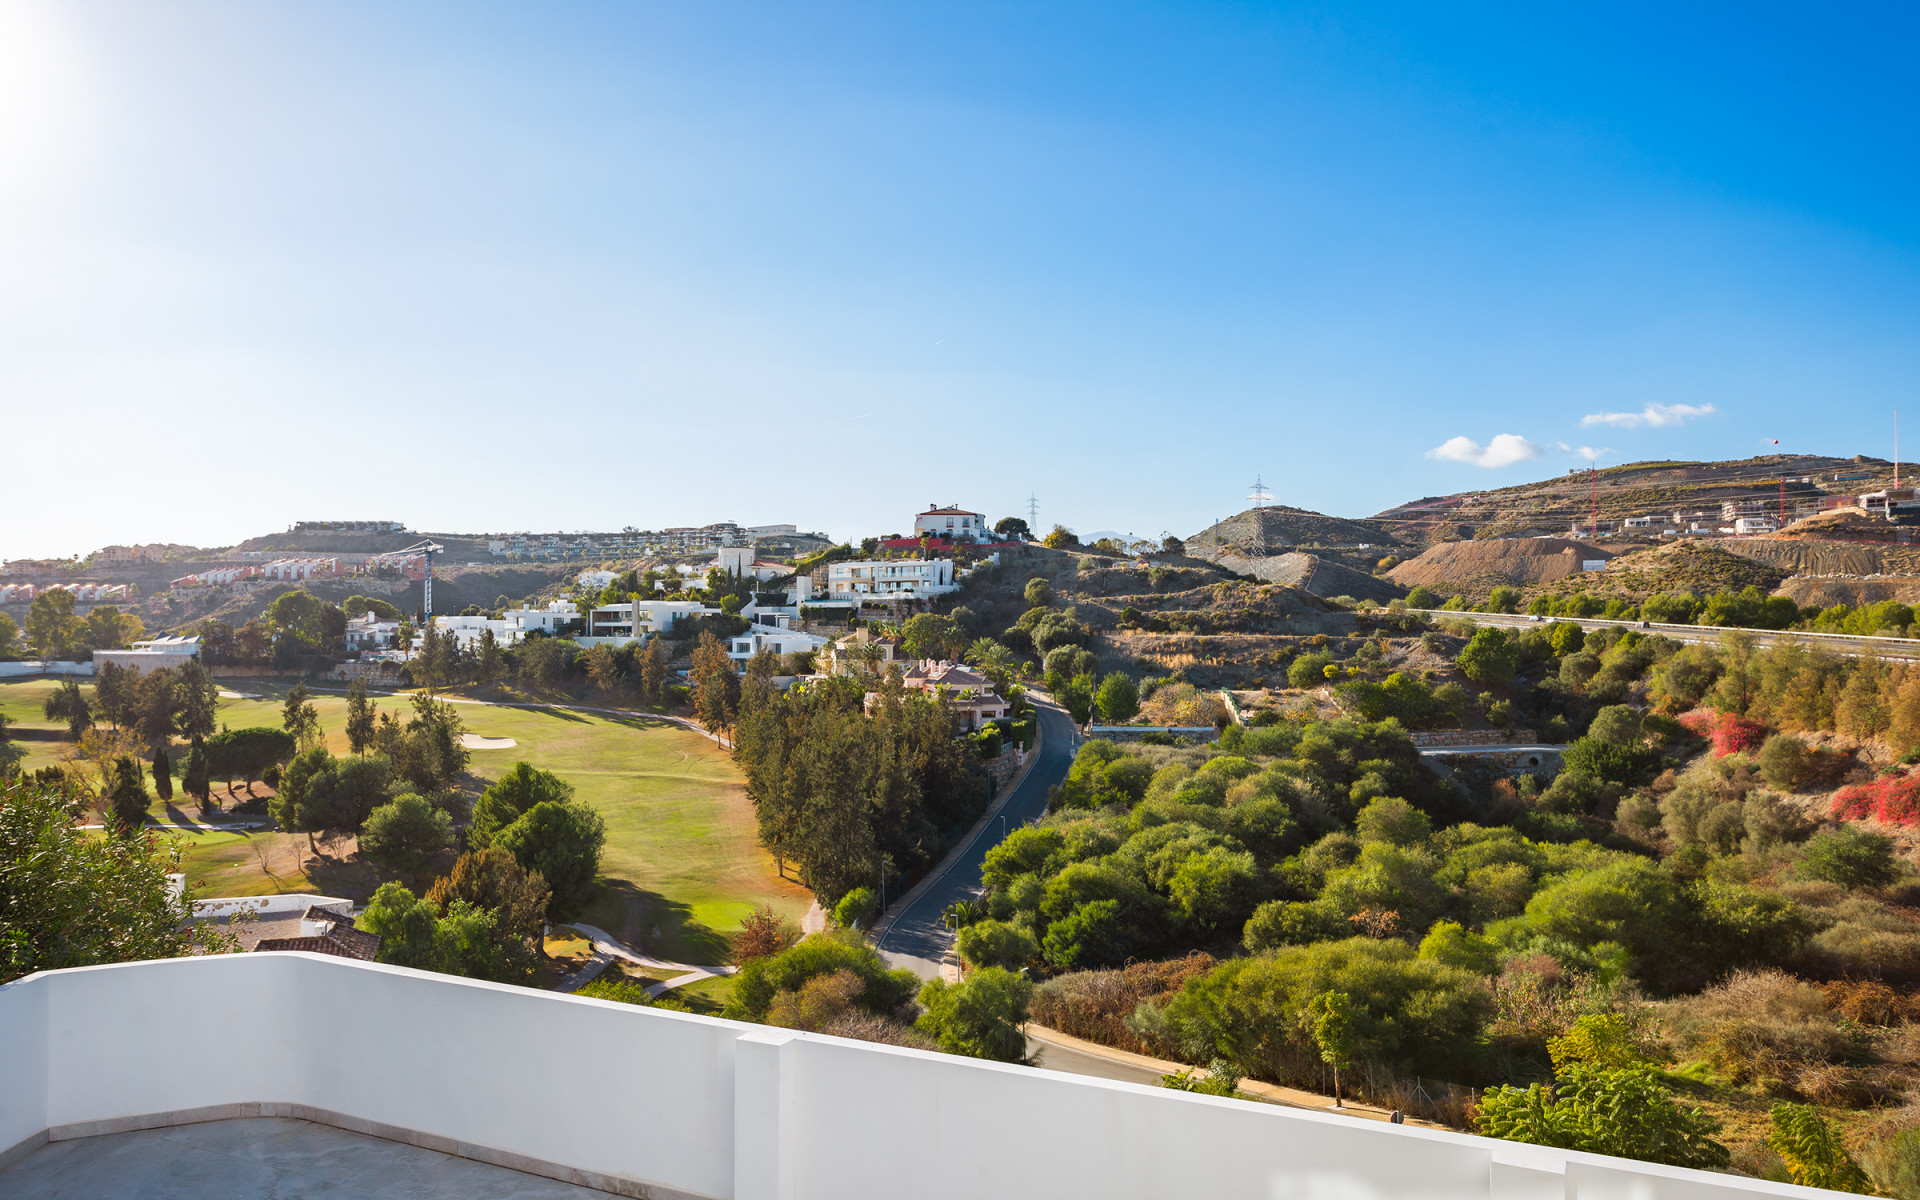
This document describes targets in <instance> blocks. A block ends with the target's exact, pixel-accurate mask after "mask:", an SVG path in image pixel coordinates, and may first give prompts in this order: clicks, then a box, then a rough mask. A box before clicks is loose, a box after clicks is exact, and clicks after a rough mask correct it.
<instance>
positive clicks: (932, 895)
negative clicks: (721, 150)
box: [877, 705, 1077, 974]
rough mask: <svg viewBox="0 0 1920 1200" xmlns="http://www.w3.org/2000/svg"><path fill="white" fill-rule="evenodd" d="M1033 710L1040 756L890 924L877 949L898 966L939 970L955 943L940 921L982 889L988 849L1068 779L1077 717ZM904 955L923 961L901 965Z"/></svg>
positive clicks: (1041, 808)
mask: <svg viewBox="0 0 1920 1200" xmlns="http://www.w3.org/2000/svg"><path fill="white" fill-rule="evenodd" d="M1034 711H1035V712H1037V713H1038V714H1039V716H1040V757H1039V760H1038V761H1036V762H1035V763H1034V764H1033V766H1032V767H1030V768H1029V769H1028V771H1027V777H1026V778H1025V779H1022V780H1021V781H1020V786H1019V787H1016V788H1015V789H1014V790H1013V795H1011V796H1009V797H1008V798H1007V803H1006V806H1005V807H1004V808H1002V809H1001V810H1000V816H997V817H995V818H994V819H993V820H992V821H991V822H989V823H988V825H987V827H986V828H985V829H982V830H981V831H980V832H979V834H978V835H977V836H976V837H975V838H974V839H973V841H972V842H971V843H969V844H968V846H967V848H966V849H965V850H964V851H962V852H961V855H960V857H959V858H957V859H955V860H954V863H953V865H952V866H950V867H948V868H947V870H946V872H945V873H944V874H943V875H941V876H940V877H939V878H938V879H935V880H934V881H933V884H932V885H931V886H930V887H928V888H927V890H926V891H924V892H922V893H921V894H920V898H919V899H918V900H915V901H914V902H913V903H912V904H910V905H908V906H907V908H906V910H905V911H904V912H902V913H901V914H900V915H899V916H898V917H895V918H894V921H893V924H892V925H890V926H888V927H887V931H886V933H885V934H883V935H882V936H881V938H880V942H879V945H878V947H877V948H878V949H879V951H880V952H881V953H882V954H884V955H886V956H887V958H888V960H889V961H891V962H894V963H895V964H896V965H909V966H912V967H915V968H916V969H919V970H920V971H921V973H922V974H926V973H927V971H926V969H925V967H922V965H921V964H922V963H924V964H926V965H927V966H930V967H931V968H932V969H933V973H935V974H937V973H938V970H939V963H940V960H941V959H942V958H944V957H945V956H946V953H947V947H948V946H949V945H950V944H951V943H952V941H953V935H952V934H951V933H949V932H948V931H947V928H946V927H945V926H944V925H942V924H941V923H940V914H941V912H942V911H944V910H945V909H946V907H947V905H949V904H952V903H953V902H954V901H955V900H959V899H961V898H963V897H970V896H972V895H973V893H974V892H975V891H976V890H977V889H978V888H979V887H980V866H981V864H982V863H984V862H985V861H986V857H987V851H988V850H991V849H992V848H993V847H995V846H997V845H999V844H1000V842H1001V840H1002V839H1003V838H1004V837H1005V836H1006V834H1007V833H1010V832H1012V831H1013V830H1015V829H1018V828H1020V826H1022V825H1024V824H1026V823H1027V822H1029V821H1032V820H1035V819H1037V818H1038V817H1040V816H1042V815H1044V814H1045V813H1046V811H1047V793H1048V792H1049V791H1051V790H1052V789H1053V787H1054V785H1056V784H1058V783H1059V782H1060V781H1061V780H1063V779H1065V778H1066V777H1067V768H1068V767H1069V766H1071V765H1072V764H1073V756H1074V752H1075V750H1076V749H1077V746H1076V745H1075V742H1076V737H1075V733H1074V728H1073V721H1072V720H1071V719H1070V718H1068V716H1067V714H1065V713H1064V712H1061V711H1060V710H1059V709H1057V708H1049V707H1046V706H1042V705H1036V706H1035V708H1034ZM1003 817H1004V818H1005V819H1004V820H1002V819H1001V818H1003ZM903 959H915V960H920V961H919V962H914V963H902V961H901V960H903Z"/></svg>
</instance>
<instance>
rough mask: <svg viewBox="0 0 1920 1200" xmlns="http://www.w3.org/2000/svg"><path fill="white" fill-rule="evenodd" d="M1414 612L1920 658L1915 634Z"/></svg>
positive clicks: (1851, 655) (1524, 625)
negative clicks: (1734, 636) (1740, 637)
mask: <svg viewBox="0 0 1920 1200" xmlns="http://www.w3.org/2000/svg"><path fill="white" fill-rule="evenodd" d="M1407 611H1408V612H1411V613H1419V614H1420V615H1422V616H1426V617H1432V618H1434V619H1436V620H1438V619H1440V618H1442V617H1454V618H1457V619H1459V620H1463V621H1472V622H1473V623H1474V624H1476V625H1499V626H1502V627H1505V628H1518V629H1530V628H1533V627H1534V626H1538V625H1547V624H1551V623H1553V622H1555V621H1565V622H1568V623H1570V624H1574V625H1578V626H1580V627H1581V628H1583V629H1601V628H1604V627H1606V626H1609V625H1617V626H1619V627H1620V628H1622V629H1642V630H1644V631H1646V632H1648V633H1657V634H1660V635H1661V636H1662V637H1670V638H1673V639H1674V640H1675V641H1680V642H1718V641H1719V640H1720V635H1721V634H1723V633H1729V632H1737V633H1744V634H1748V635H1750V636H1751V637H1752V638H1753V640H1754V644H1755V645H1759V646H1772V645H1777V644H1778V643H1780V642H1783V641H1800V642H1804V643H1806V644H1807V645H1809V646H1825V647H1826V648H1827V649H1829V650H1832V651H1833V652H1834V653H1836V654H1841V655H1844V656H1846V657H1848V658H1858V657H1860V656H1861V655H1863V654H1877V655H1879V656H1880V657H1882V658H1920V640H1915V639H1913V638H1890V637H1857V636H1854V635H1852V634H1841V633H1806V632H1794V631H1791V630H1781V629H1748V628H1744V627H1740V626H1729V625H1667V624H1663V623H1661V622H1659V621H1653V622H1649V623H1647V624H1645V625H1643V624H1642V623H1641V622H1639V621H1609V620H1606V619H1604V618H1601V617H1529V616H1527V615H1526V614H1524V613H1478V612H1448V611H1446V610H1445V609H1439V608H1410V609H1408V610H1407Z"/></svg>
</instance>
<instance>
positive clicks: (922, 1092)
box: [0, 953, 1822, 1200]
mask: <svg viewBox="0 0 1920 1200" xmlns="http://www.w3.org/2000/svg"><path fill="white" fill-rule="evenodd" d="M182 1011H186V1012H217V1013H219V1014H221V1016H220V1025H219V1035H220V1036H219V1038H218V1040H217V1041H211V1042H210V1041H207V1040H204V1039H202V1040H196V1041H194V1042H193V1043H192V1044H182V1043H181V1041H180V1040H179V1038H178V1036H177V1034H178V1025H177V1020H176V1018H175V1016H174V1014H176V1013H179V1012H182ZM252 1112H273V1113H280V1114H284V1115H293V1116H306V1117H308V1118H310V1119H317V1120H324V1121H330V1122H332V1123H335V1124H340V1125H343V1126H345V1127H347V1128H354V1129H360V1130H362V1131H363V1132H372V1133H376V1134H380V1135H383V1136H389V1137H397V1138H401V1139H402V1140H410V1141H417V1142H419V1144H423V1145H430V1146H433V1147H435V1148H437V1149H442V1150H447V1151H449V1152H453V1153H460V1154H465V1155H466V1156H468V1157H474V1158H480V1159H483V1160H486V1161H493V1162H498V1163H501V1164H503V1165H509V1166H518V1167H520V1168H522V1169H531V1170H536V1171H540V1172H541V1173H545V1174H549V1175H554V1176H556V1177H559V1178H568V1179H572V1180H574V1181H575V1182H579V1183H586V1184H590V1185H593V1186H600V1187H605V1188H607V1189H609V1190H614V1191H618V1192H621V1193H623V1194H626V1195H636V1196H638V1195H646V1196H655V1197H715V1198H723V1200H815V1198H819V1200H827V1198H828V1197H833V1198H835V1200H844V1198H848V1197H891V1196H896V1195H912V1196H915V1197H932V1198H934V1200H949V1198H950V1200H963V1198H964V1200H977V1198H978V1197H982V1196H992V1197H995V1198H996V1200H1027V1198H1029V1197H1030V1198H1032V1200H1060V1198H1061V1197H1074V1196H1099V1197H1103V1198H1114V1200H1133V1198H1141V1200H1145V1198H1148V1197H1169V1198H1171V1197H1187V1196H1220V1197H1234V1196H1248V1197H1272V1198H1285V1200H1388V1198H1389V1197H1391V1198H1394V1200H1402V1198H1406V1197H1434V1198H1436V1200H1738V1198H1742V1197H1758V1196H1794V1197H1809V1198H1810V1197H1815V1196H1819V1195H1821V1194H1822V1193H1819V1192H1816V1191H1814V1190H1812V1189H1808V1188H1797V1187H1790V1186H1786V1185H1780V1184H1772V1183H1765V1182H1761V1181H1757V1180H1751V1179H1742V1178H1736V1177H1733V1176H1726V1175H1715V1174H1710V1173H1707V1172H1701V1171H1686V1170H1678V1169H1673V1168H1667V1167H1659V1166H1651V1165H1648V1164H1644V1163H1635V1162H1628V1161H1625V1160H1621V1159H1610V1158H1603V1157H1598V1156H1594V1155H1583V1154H1572V1153H1566V1152H1562V1151H1554V1150H1546V1149H1541V1148H1538V1147H1532V1146H1523V1145H1517V1144H1514V1143H1509V1142H1499V1141H1492V1140H1488V1139H1482V1138H1474V1137H1468V1136H1465V1135H1461V1134H1453V1133H1445V1132H1436V1131H1433V1130H1425V1129H1414V1128H1408V1127H1406V1126H1394V1125H1386V1124H1380V1123H1375V1122H1367V1121H1361V1120H1358V1119H1354V1118H1347V1117H1341V1116H1336V1115H1333V1114H1323V1113H1314V1112H1305V1111H1302V1110H1298V1109H1288V1108H1281V1107H1277V1106H1271V1105H1261V1104H1254V1103H1249V1102H1244V1101H1237V1100H1225V1099H1219V1098H1215V1097H1208V1096H1198V1095H1193V1094H1190V1093H1184V1092H1175V1091H1169V1090H1165V1089H1160V1088H1152V1087H1142V1086H1139V1085H1136V1084H1128V1083H1119V1082H1114V1081H1109V1080H1103V1079H1091V1078H1087V1077H1084V1076H1077V1075H1062V1074H1058V1073H1055V1072H1051V1071H1038V1070H1033V1069H1030V1068H1026V1067H1016V1066H1006V1065H1001V1064H996V1063H983V1062H978V1061H975V1060H971V1059H964V1058H955V1057H950V1056H947V1055H941V1054H930V1053H926V1052H922V1051H917V1050H903V1049H898V1048H894V1047H888V1046H877V1045H872V1044H868V1043H864V1042H849V1041H843V1040H841V1039H838V1038H829V1037H822V1036H819V1035H813V1034H804V1033H796V1032H793V1031H790V1030H782V1029H772V1028H768V1027H764V1026H757V1025H745V1024H740V1023H737V1022H732V1021H721V1020H716V1019H713V1018H708V1017H699V1016H694V1015H691V1014H686V1013H676V1012H667V1011H661V1010H657V1009H645V1008H636V1007H633V1006H629V1005H622V1004H614V1003H610V1002H607V1001H600V1000H589V999H583V998H581V997H577V996H563V995H556V994H554V993H549V992H538V991H531V990H528V989H523V988H515V987H507V986H504V985H499V984H489V983H481V982H476V981H472V980H465V979H454V978H450V977H447V976H442V975H432V974H428V973H425V972H419V971H411V970H405V969H402V968H398V967H387V966H379V965H376V964H372V963H360V962H352V961H348V960H343V959H336V958H328V957H326V956H323V955H312V954H296V953H275V954H240V955H223V956H211V957H202V958H192V959H173V960H167V961H160V962H149V963H132V964H126V965H120V966H108V967H83V968H78V969H75V970H69V971H51V972H45V973H42V974H38V975H33V976H29V977H27V978H26V979H22V980H18V981H15V982H14V983H11V984H8V985H6V986H4V987H0V1160H3V1159H5V1158H7V1157H11V1155H12V1154H14V1153H18V1152H20V1151H23V1150H26V1149H30V1148H31V1147H33V1146H34V1145H37V1144H39V1143H40V1142H41V1141H42V1140H44V1139H47V1138H53V1139H56V1140H58V1139H63V1138H70V1137H78V1136H86V1135H89V1134H93V1133H101V1132H110V1131H113V1130H117V1129H126V1128H138V1127H142V1126H145V1125H156V1124H167V1123H177V1122H181V1121H188V1120H205V1119H212V1118H218V1117H222V1116H231V1115H242V1114H245V1113H252ZM9 1147H12V1148H14V1149H13V1150H11V1151H9V1150H8V1148H9Z"/></svg>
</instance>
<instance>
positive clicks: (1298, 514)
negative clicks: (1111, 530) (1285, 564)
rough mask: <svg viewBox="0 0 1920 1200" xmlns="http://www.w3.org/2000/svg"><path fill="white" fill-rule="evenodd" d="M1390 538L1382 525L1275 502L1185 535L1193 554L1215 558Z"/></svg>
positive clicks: (1372, 541)
mask: <svg viewBox="0 0 1920 1200" xmlns="http://www.w3.org/2000/svg"><path fill="white" fill-rule="evenodd" d="M1392 540H1393V539H1392V537H1391V536H1390V535H1389V534H1388V533H1387V532H1386V531H1385V528H1384V527H1383V526H1377V525H1371V524H1363V523H1361V522H1359V521H1349V520H1346V519H1345V518H1343V517H1329V516H1327V515H1326V514H1325V513H1317V512H1309V511H1308V510H1306V509H1304V508H1288V507H1287V506H1286V505H1284V504H1274V505H1269V506H1267V507H1265V508H1250V509H1248V510H1247V511H1245V512H1243V513H1240V514H1239V515H1237V516H1232V517H1228V518H1227V519H1226V520H1224V521H1221V522H1218V523H1217V524H1213V525H1209V526H1207V527H1206V528H1205V529H1202V530H1201V531H1200V532H1199V533H1196V534H1194V535H1193V536H1192V537H1190V538H1187V539H1186V547H1187V553H1188V554H1190V555H1192V556H1193V557H1195V558H1204V559H1206V560H1207V561H1209V562H1216V561H1218V560H1219V558H1220V556H1221V555H1223V554H1238V555H1241V556H1242V557H1245V558H1266V557H1269V556H1271V555H1275V554H1285V553H1286V552H1287V551H1289V550H1293V549H1296V548H1297V547H1300V546H1305V545H1312V546H1357V545H1360V544H1362V543H1366V544H1371V545H1378V544H1381V543H1384V542H1389V541H1392Z"/></svg>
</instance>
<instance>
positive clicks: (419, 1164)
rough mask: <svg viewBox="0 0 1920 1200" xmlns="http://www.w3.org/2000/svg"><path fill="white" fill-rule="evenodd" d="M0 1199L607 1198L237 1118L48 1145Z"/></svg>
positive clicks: (375, 1142)
mask: <svg viewBox="0 0 1920 1200" xmlns="http://www.w3.org/2000/svg"><path fill="white" fill-rule="evenodd" d="M0 1194H4V1195H6V1196H9V1197H17V1198H18V1200H29V1198H37V1197H46V1198H47V1200H53V1198H54V1197H65V1196H96V1197H110V1196H136V1195H137V1196H142V1197H151V1198H152V1200H214V1198H216V1197H227V1196H231V1197H234V1198H235V1200H239V1198H241V1197H246V1198H248V1200H252V1198H254V1197H268V1196H271V1197H276V1198H291V1197H301V1198H305V1197H314V1198H315V1200H319V1198H320V1197H326V1198H327V1200H359V1198H361V1197H366V1198H369V1200H370V1198H372V1197H376V1196H377V1197H396V1198H397V1197H402V1196H404V1197H408V1198H409V1200H415V1198H417V1200H439V1198H441V1197H444V1198H445V1200H467V1198H468V1197H475V1196H502V1197H506V1196H511V1197H513V1198H514V1200H591V1198H596V1197H602V1196H606V1195H608V1194H609V1193H607V1192H601V1191H595V1190H594V1189H592V1188H584V1187H579V1186H577V1185H575V1184H571V1183H563V1182H561V1181H560V1180H557V1179H543V1178H541V1177H540V1176H537V1175H527V1174H525V1173H523V1172H520V1171H514V1170H511V1169H509V1168H506V1167H496V1166H493V1165H491V1164H489V1163H482V1162H475V1161H473V1160H472V1159H469V1158H458V1157H455V1156H454V1155H451V1154H443V1153H441V1152H440V1151H438V1150H429V1149H426V1148H425V1147H422V1146H409V1145H407V1144H406V1143H404V1142H393V1141H388V1140H386V1139H384V1138H377V1137H370V1136H368V1135H367V1134H364V1133H353V1132H351V1131H349V1130H345V1129H335V1128H333V1127H332V1126H328V1125H320V1124H316V1123H314V1122H312V1121H301V1120H296V1119H293V1118H288V1117H236V1118H231V1119H228V1120H224V1121H198V1122H195V1123H193V1124H191V1125H168V1126H162V1127H160V1128H157V1129H137V1130H129V1131H127V1132H124V1133H107V1134H100V1135H98V1136H95V1137H81V1138H69V1139H67V1140H65V1141H59V1142H51V1143H48V1144H47V1145H45V1146H42V1147H40V1148H39V1149H37V1150H35V1151H33V1152H32V1153H31V1154H28V1155H27V1156H26V1157H24V1158H22V1159H20V1160H19V1161H18V1162H16V1163H14V1164H13V1165H12V1166H11V1167H8V1168H6V1169H4V1170H0Z"/></svg>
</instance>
